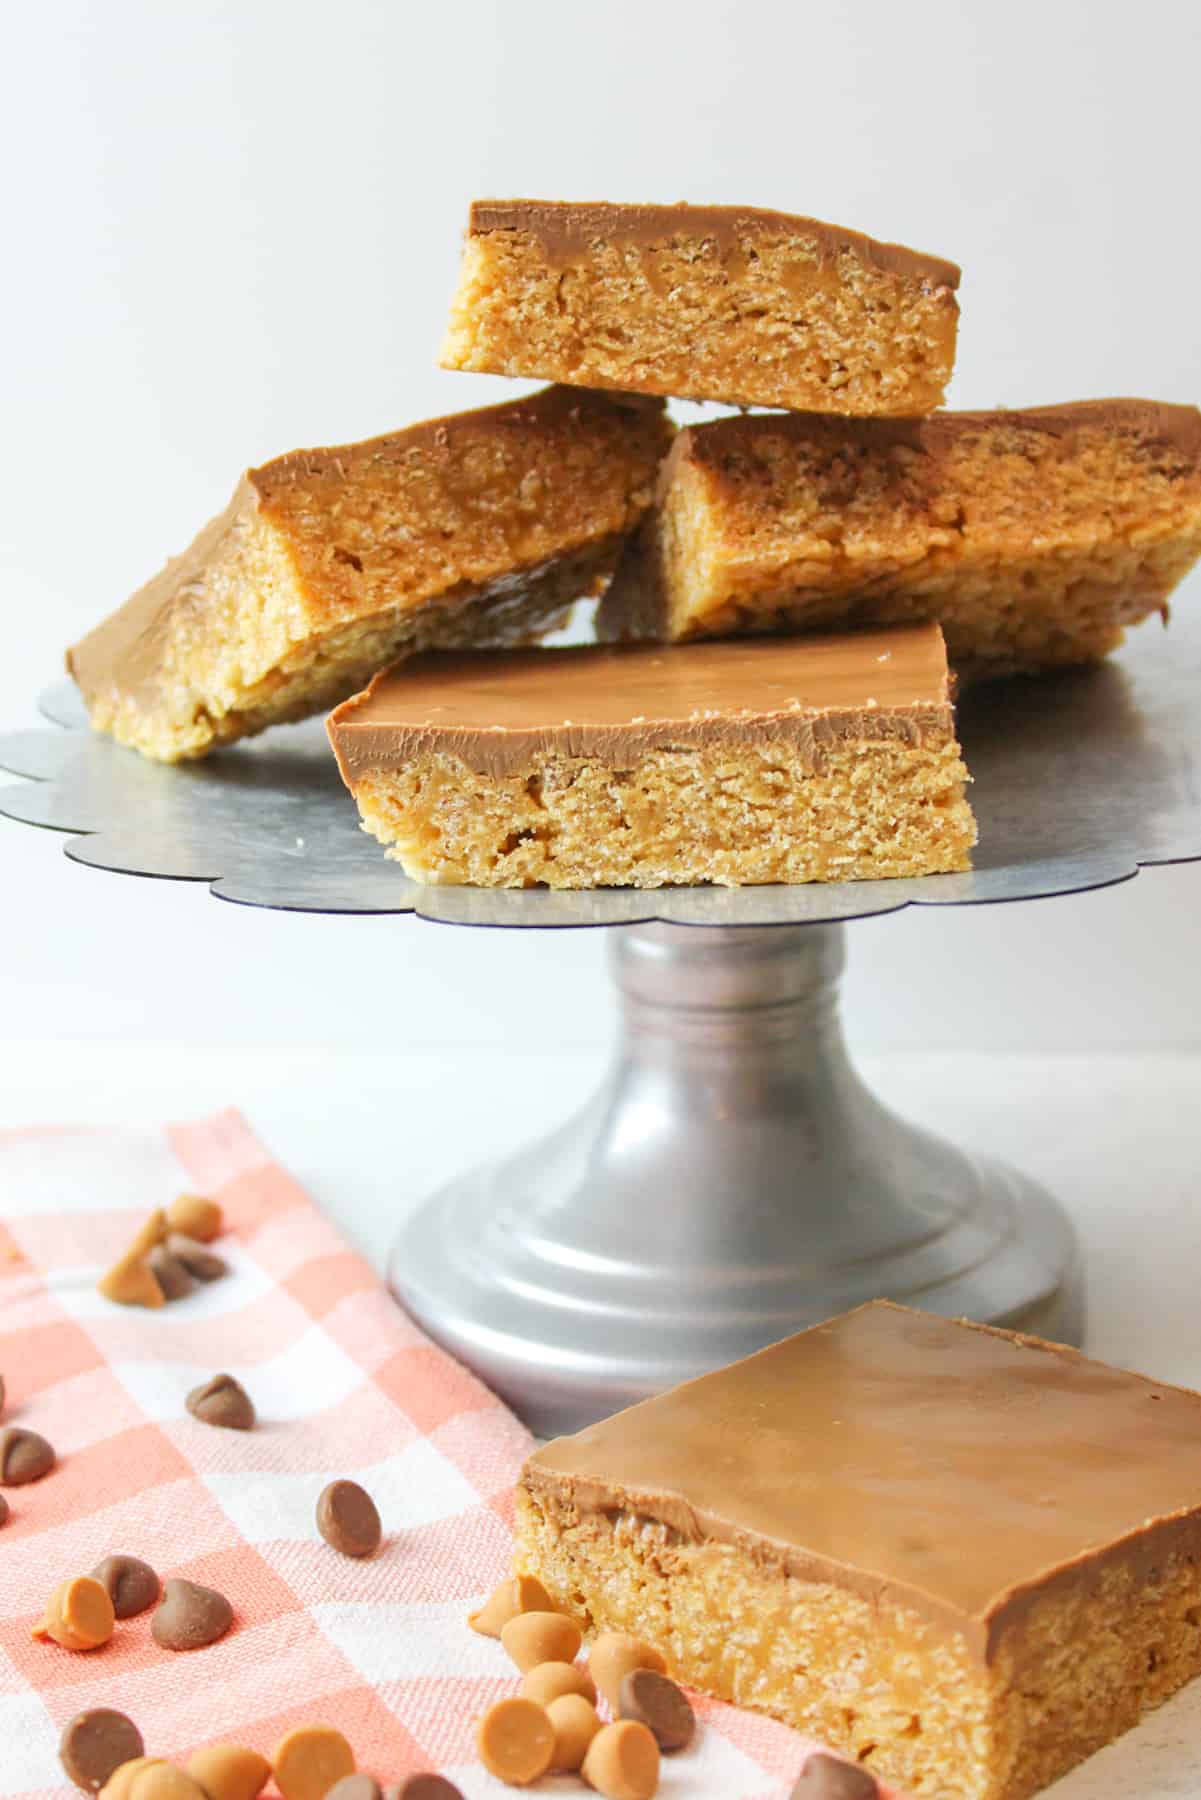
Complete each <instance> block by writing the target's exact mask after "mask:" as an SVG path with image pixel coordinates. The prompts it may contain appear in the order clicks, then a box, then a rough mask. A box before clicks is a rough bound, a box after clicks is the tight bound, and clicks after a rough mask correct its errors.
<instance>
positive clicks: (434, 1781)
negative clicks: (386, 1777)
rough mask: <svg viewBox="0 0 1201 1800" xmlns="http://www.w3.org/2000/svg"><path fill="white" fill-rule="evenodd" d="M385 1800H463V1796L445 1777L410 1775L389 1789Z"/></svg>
mask: <svg viewBox="0 0 1201 1800" xmlns="http://www.w3.org/2000/svg"><path fill="white" fill-rule="evenodd" d="M384 1800H463V1794H462V1790H461V1789H460V1788H457V1787H456V1786H455V1784H454V1782H453V1781H447V1779H446V1777H445V1775H410V1776H409V1778H408V1780H407V1781H399V1782H397V1784H396V1786H395V1787H390V1788H388V1789H387V1791H386V1792H385V1794H384Z"/></svg>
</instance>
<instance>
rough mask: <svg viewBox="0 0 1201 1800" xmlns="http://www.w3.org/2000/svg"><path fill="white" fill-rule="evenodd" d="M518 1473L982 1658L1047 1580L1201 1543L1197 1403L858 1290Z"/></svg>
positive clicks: (560, 1443)
mask: <svg viewBox="0 0 1201 1800" xmlns="http://www.w3.org/2000/svg"><path fill="white" fill-rule="evenodd" d="M523 1481H524V1482H525V1483H526V1484H527V1485H529V1486H531V1487H533V1488H535V1489H536V1488H538V1487H539V1486H545V1487H549V1488H551V1489H554V1490H558V1491H563V1490H566V1491H567V1492H568V1493H569V1494H570V1495H571V1497H572V1498H573V1499H574V1501H575V1502H576V1503H577V1504H578V1505H579V1506H581V1507H582V1508H585V1509H590V1510H599V1511H604V1512H611V1513H619V1512H620V1513H627V1514H633V1515H635V1516H638V1517H643V1518H649V1519H654V1520H658V1521H661V1522H662V1523H663V1524H665V1525H667V1526H669V1527H671V1528H672V1529H673V1530H674V1531H676V1532H678V1533H679V1534H680V1535H681V1536H682V1537H683V1538H685V1539H687V1540H690V1541H693V1542H701V1543H703V1542H705V1541H712V1540H717V1541H720V1542H725V1543H733V1544H736V1545H738V1546H740V1547H741V1548H743V1549H744V1550H746V1551H747V1552H749V1553H750V1554H751V1555H753V1556H754V1557H755V1558H756V1559H757V1560H760V1561H763V1562H766V1563H767V1564H769V1565H774V1566H778V1567H779V1568H781V1569H782V1570H783V1571H785V1572H788V1573H791V1574H795V1575H797V1576H799V1577H801V1578H802V1579H804V1580H809V1581H819V1582H830V1583H833V1584H834V1585H836V1586H841V1587H844V1588H848V1589H850V1590H852V1591H854V1592H856V1593H858V1594H860V1595H862V1596H864V1597H866V1598H868V1599H869V1600H870V1601H872V1602H873V1603H874V1604H884V1605H887V1604H890V1603H892V1604H896V1605H898V1606H901V1607H904V1608H907V1609H911V1610H916V1611H918V1612H919V1613H922V1614H924V1615H926V1616H927V1618H929V1619H931V1620H933V1621H935V1622H936V1623H938V1624H939V1625H941V1626H943V1627H945V1628H948V1629H950V1630H951V1631H953V1632H955V1633H956V1634H957V1635H960V1636H961V1637H962V1638H963V1639H964V1640H965V1641H966V1642H967V1644H968V1646H969V1647H970V1648H971V1649H972V1651H973V1652H974V1653H976V1654H978V1655H984V1656H987V1655H988V1654H989V1653H990V1652H991V1651H992V1650H993V1649H994V1648H995V1646H996V1644H997V1642H998V1641H999V1639H1000V1638H1001V1636H1002V1635H1003V1633H1004V1631H1005V1629H1006V1628H1007V1627H1008V1626H1009V1625H1010V1624H1012V1623H1014V1622H1015V1621H1017V1620H1019V1619H1020V1618H1021V1616H1022V1614H1023V1613H1024V1611H1025V1610H1026V1609H1027V1607H1028V1606H1029V1604H1030V1602H1031V1601H1032V1600H1033V1599H1035V1598H1037V1597H1038V1595H1039V1594H1040V1593H1042V1592H1045V1591H1046V1590H1047V1589H1048V1588H1049V1587H1051V1586H1053V1585H1055V1584H1056V1583H1060V1582H1064V1581H1069V1580H1071V1579H1073V1578H1074V1577H1076V1576H1079V1575H1083V1576H1087V1575H1088V1574H1089V1573H1090V1572H1091V1570H1093V1569H1094V1568H1095V1567H1096V1566H1097V1565H1098V1564H1100V1563H1104V1562H1106V1561H1107V1560H1110V1559H1114V1560H1117V1559H1134V1560H1135V1561H1136V1563H1138V1564H1139V1565H1141V1566H1143V1567H1145V1568H1147V1569H1148V1570H1149V1569H1151V1568H1153V1567H1155V1566H1158V1565H1160V1564H1161V1562H1162V1559H1163V1558H1164V1557H1165V1556H1167V1555H1170V1554H1171V1553H1173V1552H1174V1551H1179V1552H1182V1553H1184V1554H1194V1555H1195V1554H1197V1553H1198V1552H1201V1395H1198V1394H1195V1393H1191V1392H1188V1391H1187V1390H1184V1389H1181V1388H1175V1387H1168V1386H1165V1385H1164V1384H1163V1383H1161V1382H1155V1381H1150V1380H1147V1379H1146V1378H1145V1377H1143V1376H1141V1375H1134V1374H1129V1373H1126V1372H1124V1371H1123V1370H1120V1369H1112V1368H1109V1367H1107V1366H1106V1365H1105V1364H1103V1363H1099V1362H1093V1361H1091V1360H1090V1359H1088V1358H1087V1357H1085V1356H1082V1355H1081V1354H1080V1353H1079V1352H1078V1351H1075V1350H1069V1349H1065V1348H1063V1347H1062V1346H1059V1345H1052V1344H1045V1343H1043V1342H1042V1341H1040V1340H1038V1339H1033V1338H1024V1337H1022V1336H1020V1335H1016V1334H1013V1333H1010V1332H1004V1331H998V1330H996V1329H992V1328H989V1327H986V1326H974V1325H967V1324H964V1323H961V1322H958V1321H953V1320H948V1319H943V1318H938V1317H935V1316H933V1315H930V1314H925V1313H918V1312H912V1311H908V1310H906V1309H904V1308H901V1307H897V1306H893V1305H891V1304H890V1303H888V1302H886V1301H876V1302H874V1303H872V1304H871V1305H868V1306H863V1307H860V1308H858V1309H857V1310H856V1311H854V1312H850V1313H845V1314H843V1315H842V1316H841V1317H840V1318H837V1319H833V1320H831V1321H830V1322H829V1323H827V1324H825V1325H818V1326H815V1327H814V1328H813V1329H812V1330H809V1331H805V1332H801V1333H800V1334H799V1335H798V1336H796V1337H792V1338H788V1339H786V1340H785V1341H784V1342H783V1343H780V1344H776V1345H773V1346H772V1347H771V1348H770V1349H768V1350H763V1351H761V1352H760V1353H759V1354H758V1355H756V1356H752V1357H748V1358H747V1359H746V1360H745V1361H743V1362H738V1363H734V1364H731V1365H730V1366H729V1367H728V1368H726V1369H722V1370H719V1371H718V1372H716V1373H715V1374H712V1375H706V1376H703V1377H701V1379H699V1380H697V1381H693V1382H688V1383H685V1384H684V1385H683V1386H681V1387H678V1388H674V1389H673V1390H671V1391H670V1392H669V1393H666V1394H663V1395H660V1396H658V1397H657V1398H656V1399H653V1400H647V1401H644V1402H643V1403H642V1404H641V1405H639V1406H634V1407H630V1408H629V1409H627V1410H626V1411H625V1412H621V1413H618V1414H617V1415H616V1416H615V1417H613V1418H611V1419H608V1420H605V1421H604V1422H603V1423H601V1424H599V1425H595V1426H592V1427H591V1428H590V1429H588V1430H586V1431H582V1432H579V1433H578V1434H577V1435H576V1436H574V1437H568V1438H559V1439H557V1440H556V1441H555V1442H554V1443H551V1444H549V1445H547V1446H546V1447H545V1448H544V1449H542V1450H539V1451H537V1452H536V1453H535V1454H534V1456H533V1457H531V1459H530V1461H529V1462H528V1464H527V1465H526V1470H525V1473H524V1475H523Z"/></svg>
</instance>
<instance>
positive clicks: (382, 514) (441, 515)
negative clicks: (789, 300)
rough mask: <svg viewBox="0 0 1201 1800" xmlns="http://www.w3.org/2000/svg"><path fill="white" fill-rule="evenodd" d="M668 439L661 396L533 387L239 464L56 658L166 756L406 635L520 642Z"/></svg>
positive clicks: (634, 501)
mask: <svg viewBox="0 0 1201 1800" xmlns="http://www.w3.org/2000/svg"><path fill="white" fill-rule="evenodd" d="M670 438H671V427H670V425H669V423H668V421H667V419H666V417H665V416H664V413H663V409H662V403H661V402H658V401H648V400H638V399H636V398H633V397H631V396H627V395H623V396H621V397H619V398H618V397H613V396H608V395H604V394H592V393H583V392H581V391H580V390H579V389H573V388H550V389H548V390H546V391H545V392H543V393H540V394H533V395H530V396H529V397H528V398H525V399H520V400H513V401H509V402H507V403H506V404H505V405H502V406H496V407H488V408H484V409H483V410H481V411H478V412H471V413H460V414H458V415H456V416H454V417H452V418H447V419H431V420H429V421H427V422H426V423H425V424H422V425H415V426H413V427H411V428H410V429H409V430H407V431H401V432H398V433H396V434H395V435H394V436H391V437H384V438H376V439H373V440H372V441H371V442H369V443H362V444H347V445H341V446H338V447H335V448H331V449H323V450H300V451H296V452H295V453H294V454H292V455H291V456H284V457H280V458H279V459H278V460H277V461H275V462H272V463H268V464H266V465H265V466H264V467H263V468H259V469H252V470H250V471H249V472H248V474H247V475H246V476H245V477H244V478H243V480H242V481H241V482H240V483H239V485H238V488H237V491H236V493H235V494H234V497H233V499H232V501H231V502H230V505H229V507H228V509H227V511H226V512H225V513H224V514H223V515H222V517H221V518H219V519H217V520H214V521H213V523H212V524H211V525H209V526H207V527H206V528H205V529H204V530H203V531H202V532H201V533H200V535H199V536H198V537H197V538H196V540H195V542H194V543H193V544H192V545H191V547H190V548H189V549H188V550H186V551H185V552H184V554H183V555H182V556H180V557H177V558H176V559H175V560H174V561H173V562H171V563H169V564H168V565H167V567H166V568H165V569H164V570H163V571H162V573H161V574H159V575H157V576H155V577H154V578H153V580H151V581H150V582H149V583H148V584H147V585H146V586H145V587H144V588H142V589H141V591H140V592H139V593H137V594H135V595H134V596H133V598H132V599H131V600H130V601H128V602H127V604H126V605H125V606H123V607H122V608H121V609H120V610H119V611H118V612H116V613H115V614H113V616H112V617H111V618H109V619H107V620H106V621H105V622H104V623H103V624H102V625H100V626H99V627H98V628H97V629H96V630H95V631H93V632H92V633H91V634H90V635H89V636H88V637H87V638H85V639H84V641H83V642H82V643H81V644H77V645H76V646H75V647H74V649H73V650H71V652H70V653H69V657H68V662H69V666H70V669H71V673H72V674H73V675H74V677H75V680H76V681H77V682H78V683H79V686H80V689H81V690H82V693H83V696H84V699H85V701H86V703H87V707H88V711H89V713H90V715H91V719H92V723H93V725H94V726H95V727H96V728H97V729H98V730H101V731H108V732H111V733H112V734H113V736H114V737H116V738H118V739H119V740H120V741H121V742H122V743H126V744H132V745H134V746H135V747H136V748H137V749H139V750H141V751H142V752H143V753H144V754H146V755H148V756H154V757H158V758H161V759H162V760H163V761H167V762H173V761H175V760H177V759H178V758H180V757H191V756H203V755H205V754H207V752H208V751H210V750H212V749H213V748H214V747H216V746H217V745H219V744H221V743H223V742H228V741H229V740H231V739H233V738H239V737H244V736H246V735H248V734H249V733H252V732H256V731H262V730H263V729H264V728H265V727H266V726H268V725H272V724H275V723H277V722H279V721H281V720H285V719H295V718H302V717H304V716H305V715H307V714H309V713H317V712H324V711H326V710H327V709H328V708H329V707H330V706H332V705H333V704H334V703H335V702H336V701H338V700H341V699H343V698H345V696H346V695H347V694H352V693H354V691H355V690H356V688H359V687H361V686H362V685H363V683H364V682H365V681H367V680H369V679H370V677H371V676H372V675H373V674H374V673H375V672H376V670H377V669H381V668H383V667H385V666H386V665H387V664H388V663H391V662H394V661H396V660H397V659H398V658H399V657H402V656H405V655H408V654H410V653H411V652H412V651H413V650H414V649H415V648H417V647H418V646H424V645H430V644H442V645H453V644H488V645H496V644H506V643H508V644H514V643H530V642H533V641H534V640H536V639H537V638H539V637H541V636H543V635H544V634H545V633H546V632H547V631H549V630H553V629H554V628H555V626H556V625H558V624H559V623H560V622H561V620H562V619H563V618H564V616H565V614H566V611H567V609H568V608H569V607H570V606H571V605H573V604H574V603H575V601H577V600H579V599H581V598H583V597H585V596H587V595H590V594H596V593H598V592H599V591H600V588H601V586H603V584H604V582H605V581H606V580H607V579H608V577H609V575H610V573H611V572H612V569H613V565H614V562H615V561H616V558H617V553H618V551H619V549H620V547H621V544H622V541H623V539H624V537H625V535H626V533H627V532H629V531H630V530H631V529H632V528H633V527H634V525H636V524H637V522H638V520H639V519H640V518H641V516H642V514H643V512H644V511H645V510H646V508H647V506H648V505H649V504H650V499H651V494H652V491H653V488H654V481H655V472H656V470H657V468H658V464H659V459H660V457H661V455H662V453H663V451H664V450H665V449H666V447H667V444H668V443H669V441H670Z"/></svg>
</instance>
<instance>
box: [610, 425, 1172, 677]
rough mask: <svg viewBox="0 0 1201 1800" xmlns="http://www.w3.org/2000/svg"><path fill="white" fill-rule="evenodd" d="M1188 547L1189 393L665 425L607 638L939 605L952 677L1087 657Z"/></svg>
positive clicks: (1155, 601) (778, 627) (830, 619)
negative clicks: (665, 443)
mask: <svg viewBox="0 0 1201 1800" xmlns="http://www.w3.org/2000/svg"><path fill="white" fill-rule="evenodd" d="M1199 554H1201V412H1199V411H1198V410H1197V408H1196V407H1194V406H1166V405H1160V404H1158V403H1156V402H1154V401H1149V400H1092V401H1080V402H1076V403H1074V404H1069V405H1065V406H1053V407H1039V408H1031V409H1030V410H1028V411H1020V412H992V413H983V412H980V413H940V414H938V415H937V416H935V417H933V418H928V419H921V420H913V421H910V422H908V423H906V424H905V425H896V424H888V423H886V422H883V421H879V420H873V421H869V420H859V421H852V420H834V419H819V418H815V417H807V418H801V417H799V416H794V417H784V416H779V417H774V418H769V417H767V416H766V415H764V414H761V415H759V416H758V417H755V418H741V419H717V420H714V421H713V423H712V424H708V425H701V426H696V427H692V428H690V429H688V430H686V431H683V432H681V433H680V435H679V437H678V438H677V439H676V442H675V444H674V446H673V448H672V451H671V454H670V455H669V456H668V458H667V460H666V462H665V463H664V465H663V470H662V473H661V476H660V481H659V491H658V496H657V500H656V505H655V508H654V511H653V513H652V514H651V515H650V516H648V518H647V520H646V522H645V524H644V526H643V527H642V528H641V530H640V533H639V535H638V538H637V540H636V541H634V542H632V543H631V545H630V548H629V550H628V553H627V554H626V555H625V556H624V557H623V559H622V563H621V565H620V566H619V568H618V570H617V573H616V574H615V576H614V579H613V583H612V585H611V587H610V588H609V590H608V592H607V593H606V595H605V599H604V602H603V604H602V607H601V611H600V614H599V617H598V621H597V628H598V631H599V633H600V635H601V636H602V637H603V638H607V639H617V638H636V637H652V638H665V639H672V640H678V639H684V638H688V639H692V638H697V637H729V636H731V635H732V634H737V633H743V632H751V633H755V634H762V633H764V632H781V631H783V632H789V633H791V632H794V631H798V630H804V631H829V630H831V629H833V628H834V627H836V626H837V627H840V628H842V629H844V630H845V629H846V628H847V627H849V626H855V627H860V626H866V625H882V624H900V623H904V622H910V623H912V622H916V621H918V620H931V621H936V622H937V623H939V624H940V625H941V626H942V629H943V632H944V634H945V637H946V641H947V651H948V654H949V656H950V659H951V662H952V665H953V666H954V667H955V668H956V669H957V670H959V672H960V673H961V674H963V675H966V676H970V677H973V678H975V677H980V676H992V675H1005V674H1008V673H1011V672H1014V671H1017V672H1028V671H1037V670H1040V669H1047V668H1054V667H1058V666H1062V665H1064V664H1070V663H1081V662H1091V661H1094V660H1096V659H1097V658H1099V657H1103V656H1105V655H1107V654H1108V653H1109V652H1110V651H1111V650H1113V649H1114V648H1115V647H1116V646H1117V645H1118V644H1120V643H1121V641H1122V637H1123V633H1124V631H1125V628H1126V627H1127V626H1129V625H1135V624H1137V623H1138V622H1139V620H1141V619H1145V618H1147V617H1149V616H1150V615H1152V614H1155V613H1160V614H1163V613H1165V612H1166V604H1167V598H1168V595H1169V594H1170V593H1171V591H1172V589H1173V588H1174V587H1175V585H1176V584H1177V582H1179V581H1180V580H1181V579H1182V578H1183V577H1184V575H1185V574H1186V573H1187V572H1188V570H1189V569H1190V568H1192V566H1193V564H1194V563H1195V562H1196V560H1197V557H1198V555H1199Z"/></svg>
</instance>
